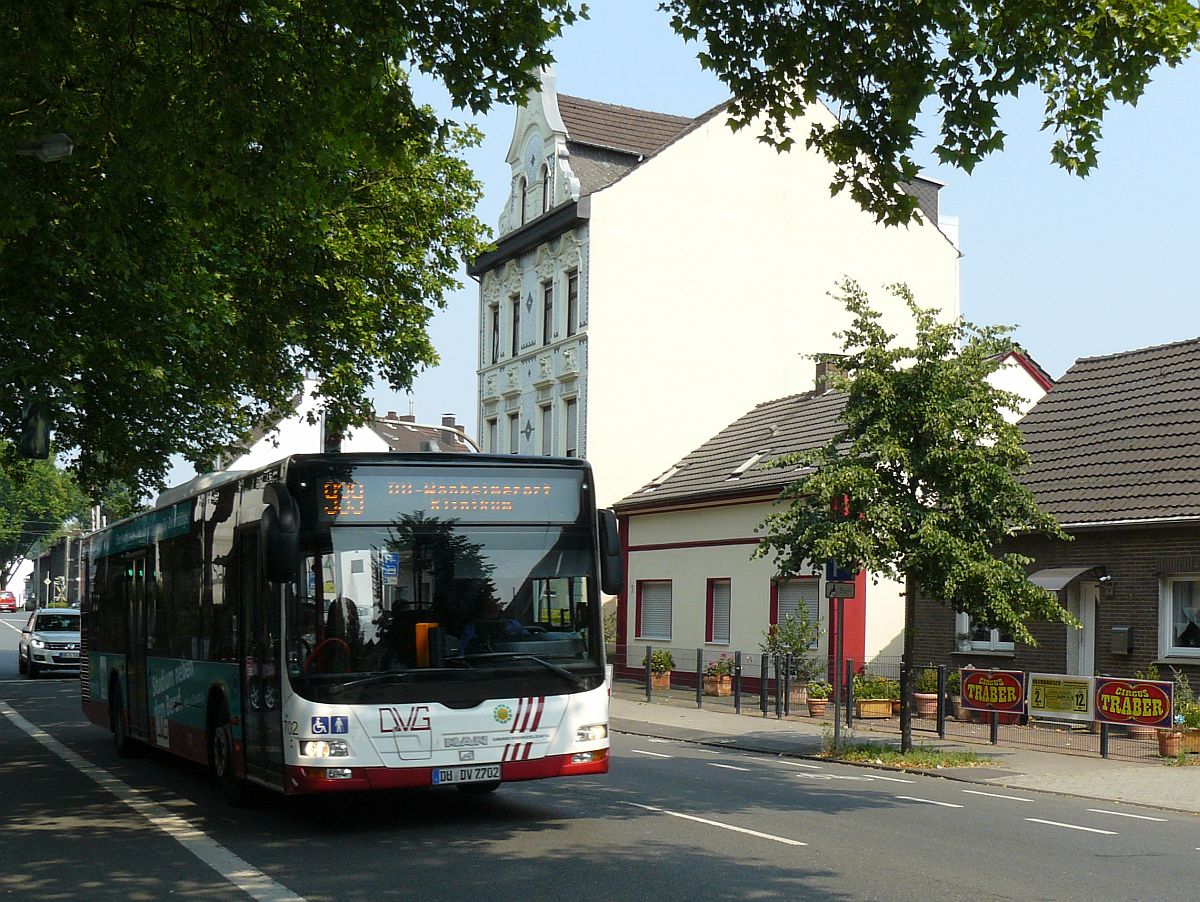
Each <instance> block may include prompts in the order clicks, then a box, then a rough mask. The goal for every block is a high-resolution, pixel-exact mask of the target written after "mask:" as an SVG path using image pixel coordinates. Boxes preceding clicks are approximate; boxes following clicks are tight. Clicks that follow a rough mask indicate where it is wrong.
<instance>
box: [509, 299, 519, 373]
mask: <svg viewBox="0 0 1200 902" xmlns="http://www.w3.org/2000/svg"><path fill="white" fill-rule="evenodd" d="M510 304H511V306H512V356H513V357H516V356H517V355H518V354H520V353H521V296H520V295H516V294H514V295H513V296H512V299H511V302H510Z"/></svg>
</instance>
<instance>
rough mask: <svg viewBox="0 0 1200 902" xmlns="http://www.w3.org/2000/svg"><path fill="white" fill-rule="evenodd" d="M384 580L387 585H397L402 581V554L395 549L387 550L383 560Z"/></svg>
mask: <svg viewBox="0 0 1200 902" xmlns="http://www.w3.org/2000/svg"><path fill="white" fill-rule="evenodd" d="M381 564H382V569H383V582H384V585H387V586H395V585H397V584H399V582H400V555H399V554H398V553H397V552H395V551H385V552H384V553H383V557H382V560H381Z"/></svg>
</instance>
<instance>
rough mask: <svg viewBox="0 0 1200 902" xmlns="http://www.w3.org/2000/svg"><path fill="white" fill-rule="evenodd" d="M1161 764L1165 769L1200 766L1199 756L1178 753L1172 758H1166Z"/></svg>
mask: <svg viewBox="0 0 1200 902" xmlns="http://www.w3.org/2000/svg"><path fill="white" fill-rule="evenodd" d="M1163 764H1165V765H1166V766H1167V767H1197V766H1200V755H1189V754H1188V753H1187V752H1180V753H1179V754H1178V755H1176V756H1175V757H1174V758H1166V759H1164V760H1163Z"/></svg>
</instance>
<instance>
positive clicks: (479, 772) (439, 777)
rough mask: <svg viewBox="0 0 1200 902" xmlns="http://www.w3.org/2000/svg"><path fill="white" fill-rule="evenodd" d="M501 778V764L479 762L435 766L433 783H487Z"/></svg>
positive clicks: (437, 784)
mask: <svg viewBox="0 0 1200 902" xmlns="http://www.w3.org/2000/svg"><path fill="white" fill-rule="evenodd" d="M499 779H500V765H499V764H477V765H472V766H470V767H435V768H434V769H433V785H434V786H443V785H446V784H449V783H486V782H488V781H489V780H499Z"/></svg>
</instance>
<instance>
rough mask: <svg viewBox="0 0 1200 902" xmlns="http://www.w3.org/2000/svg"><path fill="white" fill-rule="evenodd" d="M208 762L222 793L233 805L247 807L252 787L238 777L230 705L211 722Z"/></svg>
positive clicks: (223, 704) (221, 709) (224, 707)
mask: <svg viewBox="0 0 1200 902" xmlns="http://www.w3.org/2000/svg"><path fill="white" fill-rule="evenodd" d="M208 736H209V739H208V743H209V752H208V760H209V765H210V766H211V768H212V772H213V776H214V777H216V780H217V785H219V786H220V787H221V792H222V793H224V795H225V798H226V799H228V800H229V802H230V804H232V805H238V806H241V805H245V804H247V802H248V801H249V796H250V787H249V785H248V784H247V783H246V781H245V780H243V779H242V778H241V777H239V776H238V775H237V761H236V760H235V753H234V739H233V719H232V718H231V717H230V716H229V705H228V704H227V703H225V702H221V707H220V708H219V709H218V710H217V713H216V715H215V716H214V717H213V718H212V720H211V726H210V728H209V731H208Z"/></svg>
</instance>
